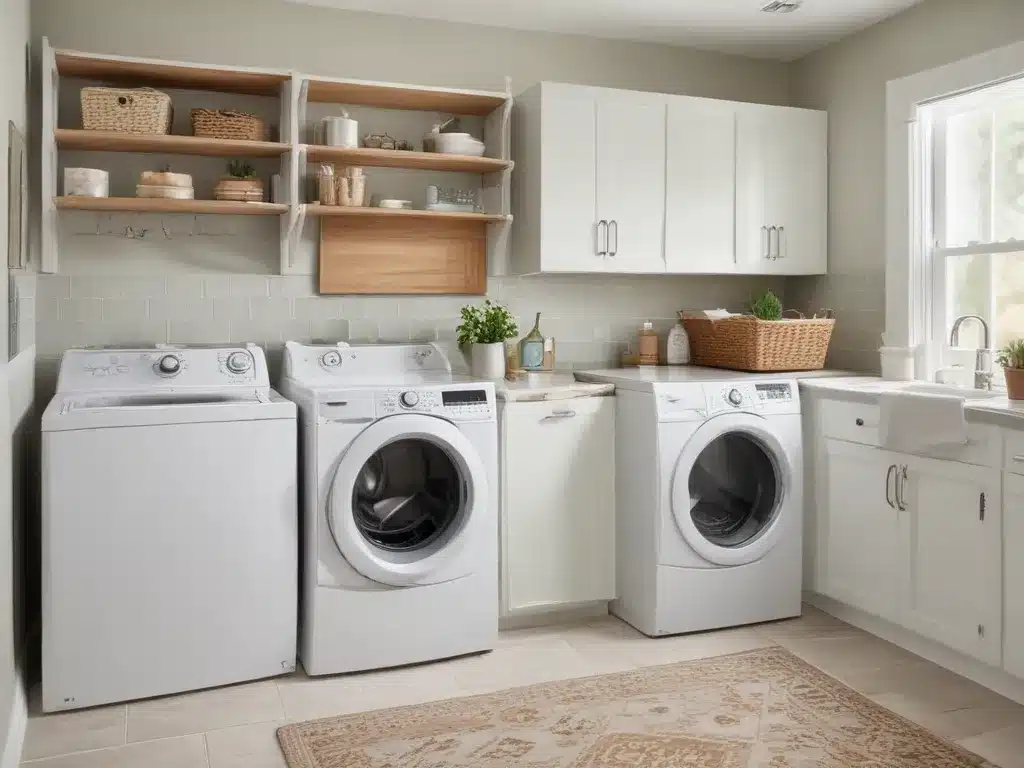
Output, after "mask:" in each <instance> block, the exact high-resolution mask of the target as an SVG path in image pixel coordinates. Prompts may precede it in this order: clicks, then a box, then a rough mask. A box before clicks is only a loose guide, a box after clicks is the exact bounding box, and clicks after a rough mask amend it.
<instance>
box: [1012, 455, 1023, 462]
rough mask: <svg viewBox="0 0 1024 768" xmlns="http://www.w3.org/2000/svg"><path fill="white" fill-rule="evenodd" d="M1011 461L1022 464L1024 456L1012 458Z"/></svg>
mask: <svg viewBox="0 0 1024 768" xmlns="http://www.w3.org/2000/svg"><path fill="white" fill-rule="evenodd" d="M1013 460H1014V461H1016V462H1024V456H1014V457H1013Z"/></svg>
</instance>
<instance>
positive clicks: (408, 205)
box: [375, 197, 412, 211]
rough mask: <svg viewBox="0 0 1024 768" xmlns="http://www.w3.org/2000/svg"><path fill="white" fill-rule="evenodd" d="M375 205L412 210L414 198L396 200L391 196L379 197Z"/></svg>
mask: <svg viewBox="0 0 1024 768" xmlns="http://www.w3.org/2000/svg"><path fill="white" fill-rule="evenodd" d="M375 207H377V208H394V209H400V210H403V211H411V210H412V200H396V199H395V198H390V197H385V198H379V199H378V200H377V201H376V203H375Z"/></svg>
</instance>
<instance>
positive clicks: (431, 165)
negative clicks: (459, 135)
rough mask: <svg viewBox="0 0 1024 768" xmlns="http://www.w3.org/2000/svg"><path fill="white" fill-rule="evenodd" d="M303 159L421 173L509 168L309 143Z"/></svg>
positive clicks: (461, 158) (488, 161)
mask: <svg viewBox="0 0 1024 768" xmlns="http://www.w3.org/2000/svg"><path fill="white" fill-rule="evenodd" d="M306 158H307V159H308V160H309V161H310V162H311V163H315V162H330V163H342V164H344V165H358V166H366V167H372V168H410V169H413V170H421V171H456V172H464V173H493V172H494V171H502V170H504V169H506V168H508V166H509V162H508V160H499V159H497V158H494V157H470V156H469V155H446V154H442V153H440V152H406V151H402V150H397V149H368V148H366V147H359V148H356V149H347V148H344V147H324V146H320V145H314V144H310V145H308V146H307V147H306Z"/></svg>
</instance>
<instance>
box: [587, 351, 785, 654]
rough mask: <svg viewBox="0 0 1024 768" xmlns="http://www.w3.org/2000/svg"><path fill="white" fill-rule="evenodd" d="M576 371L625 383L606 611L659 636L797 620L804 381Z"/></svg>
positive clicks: (691, 371) (620, 386)
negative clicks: (612, 590) (613, 596)
mask: <svg viewBox="0 0 1024 768" xmlns="http://www.w3.org/2000/svg"><path fill="white" fill-rule="evenodd" d="M577 376H578V378H580V379H583V380H587V381H602V382H611V383H613V384H615V385H616V390H617V391H616V441H617V443H616V456H615V461H616V583H617V590H618V599H617V600H616V601H615V602H613V603H612V605H611V610H612V612H613V613H615V614H616V615H618V616H619V617H621V618H623V619H624V620H626V621H627V622H629V623H630V624H632V625H633V626H635V627H636V628H637V629H639V630H640V631H641V632H643V633H645V634H647V635H651V636H657V635H670V634H678V633H683V632H697V631H702V630H708V629H714V628H719V627H729V626H736V625H741V624H753V623H756V622H762V621H771V620H774V619H782V618H788V617H791V616H798V615H799V614H800V603H801V571H802V537H803V452H802V451H803V449H802V432H801V419H800V397H799V392H798V389H797V384H796V382H795V381H794V380H792V379H788V378H784V377H779V376H774V375H757V374H741V373H733V372H730V371H722V370H715V369H706V368H654V369H621V370H605V371H586V372H579V373H578V374H577Z"/></svg>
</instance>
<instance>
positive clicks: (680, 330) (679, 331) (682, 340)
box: [665, 312, 690, 365]
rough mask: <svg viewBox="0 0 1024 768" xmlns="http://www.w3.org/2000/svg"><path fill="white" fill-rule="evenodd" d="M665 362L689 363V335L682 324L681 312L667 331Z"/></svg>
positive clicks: (674, 363)
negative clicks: (676, 321)
mask: <svg viewBox="0 0 1024 768" xmlns="http://www.w3.org/2000/svg"><path fill="white" fill-rule="evenodd" d="M665 362H666V363H667V364H668V365H689V364H690V337H689V336H688V335H687V334H686V326H684V325H683V313H682V312H680V313H679V322H678V323H676V324H675V325H674V326H672V330H671V331H669V332H668V341H667V342H666V344H665Z"/></svg>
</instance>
